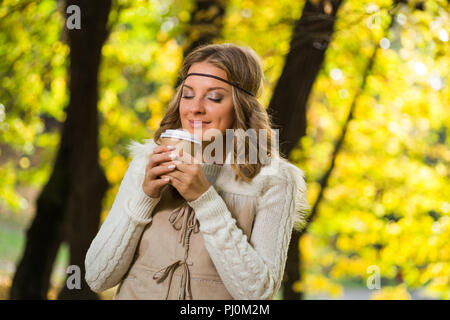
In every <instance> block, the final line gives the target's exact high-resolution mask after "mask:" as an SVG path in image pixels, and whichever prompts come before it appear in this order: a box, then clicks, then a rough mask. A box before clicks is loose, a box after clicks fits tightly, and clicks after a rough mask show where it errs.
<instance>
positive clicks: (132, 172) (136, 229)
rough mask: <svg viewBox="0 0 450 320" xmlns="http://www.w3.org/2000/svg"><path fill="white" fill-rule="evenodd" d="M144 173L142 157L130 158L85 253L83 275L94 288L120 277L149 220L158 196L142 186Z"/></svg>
mask: <svg viewBox="0 0 450 320" xmlns="http://www.w3.org/2000/svg"><path fill="white" fill-rule="evenodd" d="M140 163H141V165H140ZM143 170H144V171H143ZM144 173H145V167H142V159H140V160H138V159H136V158H135V159H133V161H132V162H131V163H130V166H129V168H128V170H127V172H126V173H125V176H124V178H123V180H122V182H121V184H120V187H119V191H118V193H117V195H116V198H115V200H114V203H113V205H112V207H111V210H110V211H109V213H108V216H107V217H106V219H105V221H104V222H103V224H102V226H101V228H100V230H99V231H98V233H97V235H96V236H95V238H94V240H93V241H92V243H91V245H90V247H89V250H88V252H87V254H86V258H85V267H86V275H85V279H86V282H87V283H88V285H89V287H90V288H91V289H92V291H94V292H101V291H104V290H106V289H109V288H112V287H114V286H115V285H117V284H118V283H119V282H120V281H121V279H122V277H123V276H124V274H125V273H126V271H127V270H128V268H129V265H130V263H131V261H132V259H133V256H134V253H135V250H136V247H137V244H138V242H139V239H140V236H141V234H142V232H143V230H144V227H145V225H146V224H148V223H150V222H151V220H152V217H151V214H152V211H153V209H154V207H155V206H156V204H157V203H158V202H159V200H160V198H151V197H148V196H147V195H146V194H145V193H144V191H143V190H142V181H143V178H144Z"/></svg>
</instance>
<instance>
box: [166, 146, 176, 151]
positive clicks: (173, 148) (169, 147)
mask: <svg viewBox="0 0 450 320" xmlns="http://www.w3.org/2000/svg"><path fill="white" fill-rule="evenodd" d="M167 148H168V149H169V150H175V146H167Z"/></svg>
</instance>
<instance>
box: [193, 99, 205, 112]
mask: <svg viewBox="0 0 450 320" xmlns="http://www.w3.org/2000/svg"><path fill="white" fill-rule="evenodd" d="M191 111H192V112H193V113H204V112H205V106H204V101H203V99H202V98H201V97H199V98H197V99H195V100H194V101H192V105H191Z"/></svg>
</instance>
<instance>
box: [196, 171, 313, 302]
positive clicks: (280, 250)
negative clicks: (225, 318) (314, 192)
mask: <svg viewBox="0 0 450 320" xmlns="http://www.w3.org/2000/svg"><path fill="white" fill-rule="evenodd" d="M290 172H291V170H290V169H288V168H287V167H284V169H282V172H281V174H280V175H276V176H270V177H269V178H268V179H266V185H265V186H264V189H263V191H262V195H261V197H260V198H259V199H258V207H257V212H256V216H255V221H254V225H253V229H252V234H251V239H250V241H248V239H247V236H246V235H245V234H244V233H243V232H242V230H241V229H240V228H239V227H238V226H237V225H236V220H235V219H234V218H233V217H232V215H231V213H230V211H229V210H228V208H227V206H226V204H225V202H224V201H223V199H222V198H221V197H220V195H219V194H218V193H217V191H216V190H215V188H214V187H213V186H211V187H210V188H209V189H208V190H207V191H206V192H205V193H204V194H202V195H201V196H200V197H199V198H197V199H196V200H194V201H191V202H189V204H190V206H191V207H192V208H194V210H195V212H196V216H197V219H198V220H199V222H200V231H201V232H202V235H203V239H204V242H205V247H206V248H207V250H208V252H209V254H210V257H211V259H212V260H213V262H214V265H215V266H216V269H217V272H218V273H219V275H220V277H221V278H222V280H223V282H224V285H225V287H226V288H227V290H228V291H229V293H230V294H231V295H232V296H233V298H235V299H240V300H247V299H250V300H266V299H273V297H274V296H275V294H276V293H277V292H278V290H279V288H280V286H281V281H282V278H283V273H284V269H285V264H286V259H287V251H288V247H289V242H290V239H291V233H292V230H293V227H294V221H295V217H296V210H298V207H297V204H298V203H306V199H305V193H304V192H300V190H303V191H305V190H306V185H305V182H304V180H303V178H302V179H301V180H298V181H296V179H297V178H296V176H295V175H292V174H290ZM297 177H300V175H298V176H297ZM300 185H301V186H300ZM299 186H300V187H299ZM296 197H301V198H302V199H301V201H298V199H296Z"/></svg>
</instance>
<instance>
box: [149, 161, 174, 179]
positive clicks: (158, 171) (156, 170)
mask: <svg viewBox="0 0 450 320" xmlns="http://www.w3.org/2000/svg"><path fill="white" fill-rule="evenodd" d="M175 168H176V164H175V163H174V162H169V163H168V164H167V165H166V164H164V165H160V166H157V167H153V168H151V169H150V170H149V173H148V176H149V178H150V179H151V180H153V179H155V178H156V177H158V176H161V175H162V174H165V173H169V172H172V171H173V170H175Z"/></svg>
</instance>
